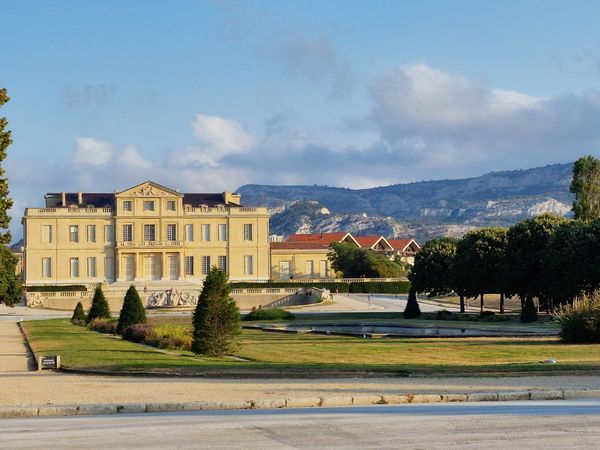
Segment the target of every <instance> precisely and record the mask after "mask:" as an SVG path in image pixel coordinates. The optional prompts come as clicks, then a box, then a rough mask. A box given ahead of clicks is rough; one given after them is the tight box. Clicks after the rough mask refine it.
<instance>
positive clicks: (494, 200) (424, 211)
mask: <svg viewBox="0 0 600 450" xmlns="http://www.w3.org/2000/svg"><path fill="white" fill-rule="evenodd" d="M572 167H573V165H572V163H569V164H555V165H551V166H546V167H540V168H534V169H527V170H514V171H507V172H492V173H488V174H485V175H482V176H480V177H474V178H465V179H458V180H437V181H421V182H415V183H407V184H395V185H390V186H383V187H375V188H370V189H347V188H336V187H328V186H268V185H245V186H242V187H240V188H239V189H238V192H239V193H240V194H241V195H242V201H243V203H244V204H245V205H248V206H255V205H262V206H267V207H269V208H270V209H271V210H272V213H273V217H272V221H271V229H272V232H273V233H276V234H284V235H287V234H290V233H293V232H297V231H323V232H324V231H331V230H348V231H353V232H359V231H360V232H363V234H367V233H376V234H385V235H388V236H403V235H406V234H405V233H417V234H418V235H420V236H421V237H422V238H424V237H430V236H436V235H441V234H451V235H461V234H462V233H464V232H465V231H467V230H468V229H470V228H473V227H477V226H486V225H502V226H508V225H511V224H513V223H515V222H517V221H518V220H521V219H523V218H525V217H531V216H533V215H537V214H541V213H544V212H552V213H555V214H561V215H568V214H570V210H571V203H572V201H573V198H572V195H571V194H570V193H569V184H570V182H571V175H572ZM302 200H309V201H310V202H302ZM314 202H316V203H314ZM323 208H325V209H326V210H327V212H328V214H321V213H319V211H321V210H322V209H323Z"/></svg>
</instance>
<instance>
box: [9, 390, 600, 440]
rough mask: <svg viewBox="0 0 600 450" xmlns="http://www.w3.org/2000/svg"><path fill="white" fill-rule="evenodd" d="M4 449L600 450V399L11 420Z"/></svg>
mask: <svg viewBox="0 0 600 450" xmlns="http://www.w3.org/2000/svg"><path fill="white" fill-rule="evenodd" d="M0 436H2V439H1V442H0V447H2V448H7V449H23V448H65V449H71V448H73V449H80V448H86V449H103V450H104V449H106V448H144V449H170V448H178V449H182V448H183V449H188V448H189V449H191V448H256V449H294V448H339V449H351V448H361V449H364V448H377V449H385V448H408V449H448V448H461V449H489V448H503V449H504V448H519V449H540V448H544V449H565V448H569V447H571V448H577V449H597V448H598V447H599V444H598V442H600V440H599V438H600V401H598V400H578V401H543V402H533V401H528V402H527V401H526V402H502V403H460V404H419V405H416V404H415V405H402V406H371V407H348V408H319V409H289V410H257V411H207V412H194V413H163V414H143V415H122V416H121V415H117V416H114V415H112V416H90V417H63V418H34V419H6V420H3V421H0Z"/></svg>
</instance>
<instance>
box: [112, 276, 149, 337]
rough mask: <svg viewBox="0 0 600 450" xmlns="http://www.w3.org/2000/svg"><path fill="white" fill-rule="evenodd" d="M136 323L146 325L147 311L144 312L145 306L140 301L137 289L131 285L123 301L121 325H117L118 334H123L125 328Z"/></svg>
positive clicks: (120, 315) (120, 316) (120, 317)
mask: <svg viewBox="0 0 600 450" xmlns="http://www.w3.org/2000/svg"><path fill="white" fill-rule="evenodd" d="M136 323H146V311H145V310H144V305H143V304H142V301H141V300H140V295H139V294H138V291H137V289H136V288H135V286H133V285H131V286H129V289H128V290H127V293H126V294H125V299H124V300H123V307H122V308H121V313H120V314H119V323H118V324H117V333H119V334H121V333H123V331H125V328H127V327H128V326H130V325H135V324H136Z"/></svg>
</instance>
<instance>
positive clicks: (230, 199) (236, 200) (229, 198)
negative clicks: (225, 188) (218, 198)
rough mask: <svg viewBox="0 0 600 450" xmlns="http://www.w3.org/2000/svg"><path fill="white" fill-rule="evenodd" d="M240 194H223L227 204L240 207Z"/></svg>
mask: <svg viewBox="0 0 600 450" xmlns="http://www.w3.org/2000/svg"><path fill="white" fill-rule="evenodd" d="M240 197H241V196H240V194H234V193H231V192H223V200H224V201H225V204H226V205H228V204H229V203H231V204H234V205H237V206H240V204H241V198H240Z"/></svg>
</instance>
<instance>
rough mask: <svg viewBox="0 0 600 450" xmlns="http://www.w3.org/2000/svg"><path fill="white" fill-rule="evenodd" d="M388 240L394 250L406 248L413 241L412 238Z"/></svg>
mask: <svg viewBox="0 0 600 450" xmlns="http://www.w3.org/2000/svg"><path fill="white" fill-rule="evenodd" d="M387 241H388V242H389V243H390V245H391V246H392V247H393V248H394V250H404V249H405V248H406V247H407V246H408V244H410V243H411V242H412V239H388V240H387Z"/></svg>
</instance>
